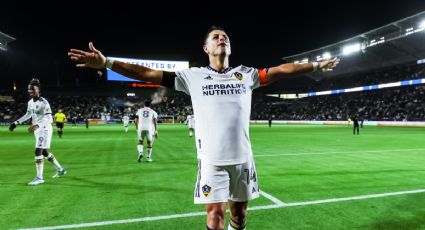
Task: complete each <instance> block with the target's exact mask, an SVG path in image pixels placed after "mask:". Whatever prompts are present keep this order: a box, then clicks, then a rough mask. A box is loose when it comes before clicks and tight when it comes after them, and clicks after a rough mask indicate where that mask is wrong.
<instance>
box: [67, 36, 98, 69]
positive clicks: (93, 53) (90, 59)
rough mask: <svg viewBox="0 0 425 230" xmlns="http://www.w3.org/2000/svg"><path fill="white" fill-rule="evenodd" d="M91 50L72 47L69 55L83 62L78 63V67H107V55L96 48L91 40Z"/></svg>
mask: <svg viewBox="0 0 425 230" xmlns="http://www.w3.org/2000/svg"><path fill="white" fill-rule="evenodd" d="M89 49H90V52H86V51H82V50H77V49H71V50H70V51H69V52H68V56H69V57H70V58H71V59H72V60H74V61H77V62H81V64H77V67H89V68H93V69H103V68H105V67H106V57H105V56H104V55H103V54H102V52H100V51H99V50H97V49H96V48H94V45H93V43H92V42H89Z"/></svg>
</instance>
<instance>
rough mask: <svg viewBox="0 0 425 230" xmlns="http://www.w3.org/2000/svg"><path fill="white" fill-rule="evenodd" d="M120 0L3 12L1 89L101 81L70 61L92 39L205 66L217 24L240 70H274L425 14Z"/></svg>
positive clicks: (113, 49) (354, 6)
mask: <svg viewBox="0 0 425 230" xmlns="http://www.w3.org/2000/svg"><path fill="white" fill-rule="evenodd" d="M115 2H116V3H115V4H113V5H122V6H117V7H113V6H110V7H94V6H88V5H78V3H74V5H73V6H68V7H66V8H65V7H64V8H59V7H57V8H56V9H55V8H54V7H55V6H52V5H51V6H49V7H50V8H51V9H47V8H46V7H42V6H35V7H31V6H27V7H26V8H22V7H21V8H16V7H9V8H7V9H8V10H4V9H2V12H1V14H0V31H2V32H4V33H7V34H9V35H11V36H13V37H15V38H17V40H16V41H15V42H13V43H11V44H10V45H9V50H8V51H7V52H0V77H1V79H2V80H1V81H0V88H4V85H9V84H11V82H13V81H14V80H17V81H18V82H19V81H23V80H25V82H27V81H28V80H29V79H30V78H32V77H34V76H37V77H39V78H40V79H42V80H43V81H47V79H53V80H51V81H55V80H54V79H56V71H57V70H58V72H59V73H60V76H61V81H62V82H63V83H67V82H73V81H74V80H73V79H75V77H77V76H78V77H80V78H82V79H84V78H91V77H93V75H94V74H93V73H94V71H93V70H80V69H76V68H74V63H73V62H71V61H70V60H69V59H68V57H67V51H68V50H69V48H80V49H87V43H88V42H89V41H93V42H94V44H95V46H96V47H97V48H98V49H100V50H101V51H102V52H103V53H104V54H106V55H109V56H121V57H133V58H151V59H165V60H189V61H190V62H191V64H192V65H195V66H199V65H206V64H207V61H208V60H207V56H206V55H205V54H204V53H203V52H202V49H201V48H202V40H203V37H204V33H205V32H206V30H207V29H208V28H209V26H210V25H213V24H216V25H221V26H222V27H224V28H225V29H226V32H227V33H228V34H229V36H230V40H231V44H232V56H231V58H230V63H231V65H232V66H236V65H239V64H244V65H247V66H254V67H267V66H274V65H278V64H280V63H281V57H283V56H288V55H292V54H295V53H299V52H303V51H307V50H311V49H315V48H318V47H321V46H324V45H328V44H331V43H333V42H337V41H340V40H342V39H346V38H349V37H352V36H355V35H357V34H360V33H363V32H366V31H368V30H371V29H374V28H376V27H380V26H383V25H385V24H387V23H390V22H393V21H396V20H399V19H401V18H404V17H407V16H410V15H413V14H416V13H418V12H421V11H424V10H425V1H424V0H408V1H388V0H386V1H371V0H370V1H340V3H332V2H331V1H316V2H315V3H309V2H307V1H297V2H292V3H291V4H289V3H286V4H283V5H276V4H271V3H270V4H265V2H263V5H264V6H255V7H254V6H252V7H248V6H245V7H243V5H245V4H243V5H242V4H241V5H239V6H238V7H226V5H227V3H224V2H220V1H210V2H209V3H210V4H211V6H210V7H207V6H206V5H205V4H206V3H207V2H205V3H201V2H200V4H199V5H192V6H188V5H186V8H185V9H182V6H180V7H175V8H174V10H175V11H174V12H173V11H171V9H172V7H168V8H166V9H163V10H159V9H158V8H159V7H164V6H165V5H167V3H165V2H161V1H158V2H157V4H158V5H156V6H155V5H154V4H152V2H151V3H150V4H149V5H146V4H145V5H139V4H138V5H134V4H123V3H121V2H119V3H120V4H118V1H115ZM275 2H278V1H275ZM389 2H391V3H389ZM101 5H105V2H103V3H102V4H101ZM153 7H157V8H153ZM2 8H4V7H3V6H2ZM52 8H53V9H52ZM190 8H196V9H197V10H193V9H190ZM5 9H6V8H5ZM55 63H57V65H55ZM56 66H57V68H56ZM83 81H84V80H83Z"/></svg>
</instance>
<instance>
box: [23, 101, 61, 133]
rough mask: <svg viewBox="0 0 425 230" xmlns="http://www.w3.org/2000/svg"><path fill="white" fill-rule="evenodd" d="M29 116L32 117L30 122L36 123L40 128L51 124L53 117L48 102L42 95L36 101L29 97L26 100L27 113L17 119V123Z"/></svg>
mask: <svg viewBox="0 0 425 230" xmlns="http://www.w3.org/2000/svg"><path fill="white" fill-rule="evenodd" d="M30 118H31V119H32V124H33V125H38V126H39V127H40V128H43V127H48V126H52V122H53V117H52V109H51V108H50V104H49V102H48V101H47V100H46V99H44V98H42V97H40V98H39V99H38V100H36V101H34V100H33V99H30V100H29V101H28V107H27V113H26V114H25V115H24V116H22V117H21V118H19V119H18V123H22V122H24V121H26V120H28V119H30Z"/></svg>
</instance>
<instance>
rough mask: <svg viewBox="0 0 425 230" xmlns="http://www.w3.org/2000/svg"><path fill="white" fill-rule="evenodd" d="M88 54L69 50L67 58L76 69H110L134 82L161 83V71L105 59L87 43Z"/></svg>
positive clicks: (91, 44)
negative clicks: (72, 62) (72, 61)
mask: <svg viewBox="0 0 425 230" xmlns="http://www.w3.org/2000/svg"><path fill="white" fill-rule="evenodd" d="M89 49H90V51H89V52H86V51H83V50H78V49H71V50H70V51H69V52H68V56H69V57H70V58H71V59H72V60H74V61H77V62H80V63H79V64H77V67H80V68H83V67H89V68H93V69H102V68H110V69H112V70H113V71H115V72H117V73H119V74H122V75H124V76H126V77H129V78H133V79H136V80H141V81H147V82H151V83H154V84H159V83H161V81H162V76H163V71H161V70H153V69H150V68H147V67H144V66H140V65H136V64H128V63H124V62H120V61H113V60H110V59H108V58H106V57H105V56H104V55H103V54H102V52H100V51H99V50H97V49H96V48H95V47H94V45H93V43H92V42H90V43H89Z"/></svg>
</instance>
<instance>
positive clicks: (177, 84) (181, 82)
mask: <svg viewBox="0 0 425 230" xmlns="http://www.w3.org/2000/svg"><path fill="white" fill-rule="evenodd" d="M189 73H190V69H188V70H181V71H177V72H176V78H175V79H174V89H175V90H177V91H181V92H184V93H186V94H187V95H190V90H189V86H190V80H189V77H188V75H189Z"/></svg>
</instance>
